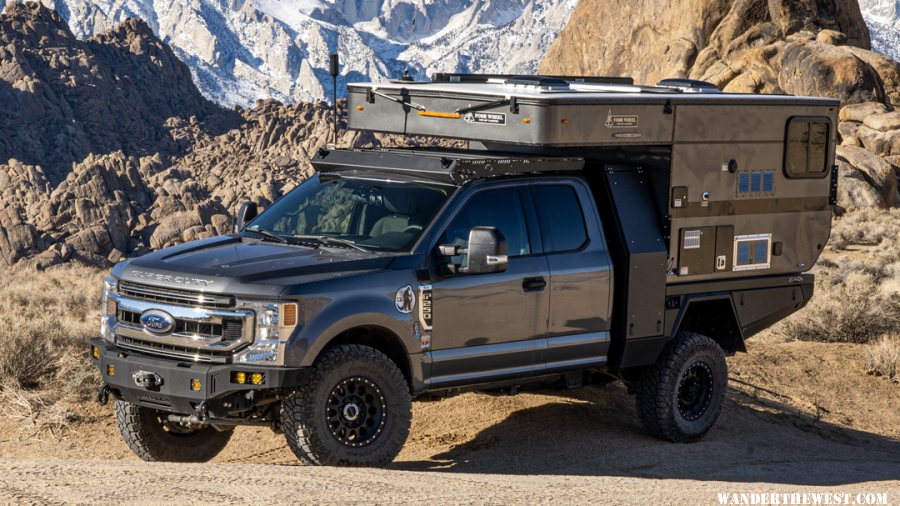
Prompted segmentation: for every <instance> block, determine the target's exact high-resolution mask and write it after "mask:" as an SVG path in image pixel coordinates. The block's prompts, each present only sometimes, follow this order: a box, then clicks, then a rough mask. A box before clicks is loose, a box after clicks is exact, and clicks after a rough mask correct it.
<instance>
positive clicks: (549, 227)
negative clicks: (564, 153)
mask: <svg viewBox="0 0 900 506" xmlns="http://www.w3.org/2000/svg"><path fill="white" fill-rule="evenodd" d="M531 195H532V197H533V198H534V203H535V207H536V208H537V214H538V222H539V223H540V226H541V237H542V238H543V240H544V251H545V252H546V253H559V252H562V251H573V250H577V249H579V248H581V247H582V246H583V245H584V243H585V242H587V232H586V227H585V224H584V215H583V214H582V212H581V204H580V203H579V202H578V195H576V194H575V189H574V188H572V187H571V186H568V185H537V186H533V187H532V188H531Z"/></svg>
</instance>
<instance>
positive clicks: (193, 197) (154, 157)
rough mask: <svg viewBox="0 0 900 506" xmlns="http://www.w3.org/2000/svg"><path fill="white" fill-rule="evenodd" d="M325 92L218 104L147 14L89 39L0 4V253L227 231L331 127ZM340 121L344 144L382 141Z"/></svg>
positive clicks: (75, 250) (49, 260) (158, 241)
mask: <svg viewBox="0 0 900 506" xmlns="http://www.w3.org/2000/svg"><path fill="white" fill-rule="evenodd" d="M330 111H331V108H330V106H328V105H327V104H326V103H324V102H315V103H306V104H297V105H289V106H285V105H282V104H280V103H278V102H275V101H260V102H258V103H257V104H256V106H255V107H254V108H252V109H246V110H245V109H236V110H234V111H226V110H224V109H221V108H219V107H218V106H216V105H215V104H212V103H210V102H208V101H206V100H205V99H204V98H203V97H202V96H201V95H200V93H199V92H198V91H197V88H196V87H195V86H194V84H193V82H192V81H191V77H190V73H189V72H188V71H187V68H186V67H185V66H184V65H183V64H182V63H181V62H180V61H179V60H178V59H177V58H176V57H175V56H174V55H173V54H172V52H171V50H169V48H168V47H167V46H166V45H165V44H164V43H162V42H161V41H159V40H158V39H157V38H156V37H154V36H153V34H152V32H151V31H150V30H149V29H148V28H147V26H146V25H145V24H144V23H142V22H140V21H134V20H129V21H126V22H125V23H123V24H121V25H120V26H118V27H116V28H115V29H113V30H112V31H110V32H106V33H103V34H99V35H97V36H96V37H94V38H92V39H90V40H88V41H87V42H80V41H78V40H77V39H75V37H73V36H72V34H71V32H70V31H69V29H68V27H66V25H65V23H64V22H63V21H62V20H61V19H60V18H59V16H58V15H57V14H56V13H54V12H53V11H51V10H49V9H47V8H45V7H41V6H40V5H39V4H25V5H15V4H13V5H10V6H9V7H7V9H6V11H5V12H4V13H3V15H2V16H0V267H3V266H10V265H14V266H33V267H37V268H44V267H48V266H51V265H55V264H58V263H61V262H65V261H70V260H74V261H79V262H83V263H87V264H92V265H109V264H110V263H111V262H114V261H117V260H119V259H121V258H123V257H126V256H131V255H137V254H140V253H142V252H145V251H147V250H148V249H149V248H162V247H166V246H169V245H172V244H175V243H177V242H181V241H187V240H192V239H196V238H201V237H208V236H210V235H213V234H221V233H227V232H229V231H230V230H231V226H232V218H231V215H232V213H233V212H234V211H235V208H236V207H237V206H238V205H239V204H240V203H241V202H243V201H245V200H254V201H256V202H258V203H259V204H260V205H262V206H266V205H269V204H270V203H271V202H272V201H274V200H275V199H277V198H278V197H280V196H281V195H282V194H283V193H284V192H286V191H287V190H289V189H291V188H293V187H294V186H296V185H297V184H299V183H300V182H302V181H303V180H304V179H306V178H307V177H308V176H309V175H310V174H311V173H312V169H311V167H310V165H309V159H310V157H311V156H313V154H314V153H315V152H316V151H317V150H318V149H320V148H322V147H324V146H325V144H326V143H327V142H328V141H330V140H331V125H332V123H331V121H330V114H331V112H330ZM382 139H383V138H381V137H378V138H376V137H374V136H359V135H358V134H354V133H345V134H343V136H342V137H341V139H340V143H341V144H342V145H357V146H358V145H364V144H367V143H368V144H372V143H376V144H377V143H380V142H382Z"/></svg>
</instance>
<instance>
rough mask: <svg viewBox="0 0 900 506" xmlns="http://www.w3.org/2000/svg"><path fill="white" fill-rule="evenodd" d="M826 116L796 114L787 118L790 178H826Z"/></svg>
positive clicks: (786, 167) (828, 131) (786, 159)
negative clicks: (800, 115) (798, 115)
mask: <svg viewBox="0 0 900 506" xmlns="http://www.w3.org/2000/svg"><path fill="white" fill-rule="evenodd" d="M830 135H831V123H830V122H829V121H828V119H827V118H809V117H795V118H791V119H790V120H788V124H787V135H786V137H787V138H786V139H785V153H784V172H785V175H786V176H787V177H791V178H797V177H799V178H803V177H823V176H825V174H826V173H827V170H826V169H827V165H828V138H829V136H830Z"/></svg>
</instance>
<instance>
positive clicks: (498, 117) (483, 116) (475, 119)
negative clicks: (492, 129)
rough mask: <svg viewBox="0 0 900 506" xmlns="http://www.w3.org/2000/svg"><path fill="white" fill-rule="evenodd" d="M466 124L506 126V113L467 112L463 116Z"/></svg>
mask: <svg viewBox="0 0 900 506" xmlns="http://www.w3.org/2000/svg"><path fill="white" fill-rule="evenodd" d="M463 121H465V122H466V123H480V124H484V125H506V113H503V112H467V113H466V114H465V115H464V116H463Z"/></svg>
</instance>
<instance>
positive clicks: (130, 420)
mask: <svg viewBox="0 0 900 506" xmlns="http://www.w3.org/2000/svg"><path fill="white" fill-rule="evenodd" d="M167 415H168V414H167V413H163V412H161V411H156V410H155V409H150V408H144V407H141V406H137V405H134V404H129V403H127V402H124V401H116V425H118V426H119V432H120V433H121V434H122V439H124V440H125V443H126V444H127V445H128V447H129V448H131V451H133V452H134V453H135V454H136V455H137V456H138V457H140V458H141V459H142V460H145V461H147V462H207V461H209V460H211V459H212V458H213V457H215V456H216V455H218V454H219V452H221V451H222V450H223V449H224V448H225V445H227V444H228V440H230V439H231V434H232V431H221V432H220V431H218V430H216V429H214V428H212V427H205V428H202V429H195V428H189V427H185V426H182V425H179V424H174V423H171V422H169V421H168V420H166V417H167Z"/></svg>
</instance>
